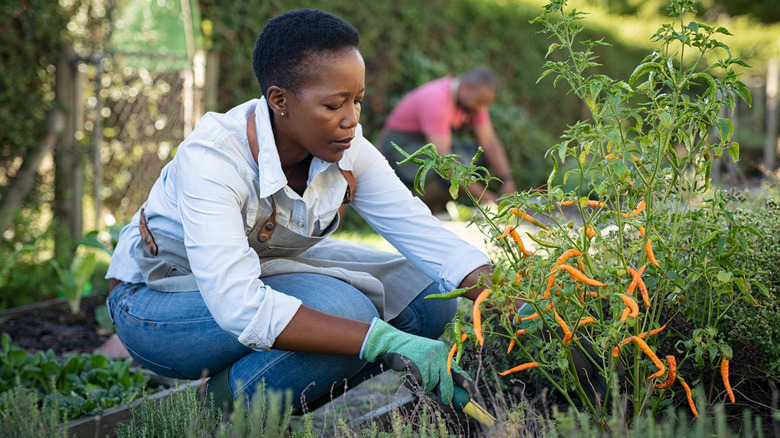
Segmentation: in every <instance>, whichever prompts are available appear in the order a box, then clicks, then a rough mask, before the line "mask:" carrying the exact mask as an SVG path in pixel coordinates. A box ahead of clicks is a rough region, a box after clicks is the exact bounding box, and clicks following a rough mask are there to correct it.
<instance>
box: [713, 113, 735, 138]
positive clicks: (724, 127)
mask: <svg viewBox="0 0 780 438" xmlns="http://www.w3.org/2000/svg"><path fill="white" fill-rule="evenodd" d="M715 127H716V128H718V134H719V135H720V139H721V141H723V142H728V141H730V140H731V136H732V135H734V124H733V123H731V120H729V119H725V118H719V119H718V120H716V121H715Z"/></svg>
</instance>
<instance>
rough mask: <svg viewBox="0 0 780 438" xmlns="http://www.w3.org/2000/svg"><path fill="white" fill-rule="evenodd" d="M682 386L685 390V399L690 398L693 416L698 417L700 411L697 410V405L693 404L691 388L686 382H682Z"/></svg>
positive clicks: (689, 404) (689, 402) (689, 403)
mask: <svg viewBox="0 0 780 438" xmlns="http://www.w3.org/2000/svg"><path fill="white" fill-rule="evenodd" d="M680 384H681V385H682V387H683V389H685V397H687V398H688V406H690V407H691V412H693V415H694V416H696V417H698V416H699V411H697V410H696V405H695V404H693V395H692V394H691V388H689V387H688V384H687V383H685V380H680Z"/></svg>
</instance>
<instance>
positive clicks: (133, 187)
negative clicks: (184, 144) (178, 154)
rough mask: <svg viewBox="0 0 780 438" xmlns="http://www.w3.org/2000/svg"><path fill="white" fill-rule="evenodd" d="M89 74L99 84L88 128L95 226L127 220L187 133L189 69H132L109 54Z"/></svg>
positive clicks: (89, 102) (89, 97) (90, 98)
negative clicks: (91, 154)
mask: <svg viewBox="0 0 780 438" xmlns="http://www.w3.org/2000/svg"><path fill="white" fill-rule="evenodd" d="M136 64H137V63H136ZM85 70H86V71H85V76H84V77H85V80H86V82H88V83H91V84H95V86H94V87H93V89H92V90H90V91H91V92H89V93H85V104H86V107H87V108H86V109H87V111H86V116H85V125H84V126H85V131H90V132H88V134H89V135H91V136H92V141H91V143H92V149H93V150H92V153H93V163H92V166H91V169H92V170H91V174H90V175H87V178H88V179H92V181H93V185H92V187H93V190H92V193H91V197H92V198H93V201H94V204H95V221H96V223H95V225H96V226H99V225H100V224H101V223H105V224H107V225H112V223H114V222H116V223H122V222H126V221H128V220H129V219H130V218H131V217H132V215H133V214H134V213H135V212H136V211H137V210H138V208H139V207H140V206H141V205H142V204H143V202H144V201H145V200H146V197H147V195H148V193H149V190H150V189H151V188H152V185H153V184H154V182H155V180H156V179H157V177H158V176H159V174H160V171H161V170H162V168H163V166H165V164H166V163H167V162H168V161H169V160H170V159H171V158H172V157H173V154H174V153H175V150H176V147H177V146H178V144H179V143H180V142H181V141H182V140H183V139H184V137H185V135H186V132H187V130H188V129H189V128H188V126H187V123H186V122H187V120H188V114H187V110H189V111H190V112H191V111H192V108H191V106H190V107H189V108H188V105H185V103H186V101H187V96H192V95H193V93H192V87H193V85H192V83H191V81H188V74H189V72H190V71H188V70H178V71H157V72H156V71H153V70H150V69H147V68H143V67H140V68H139V67H132V66H129V65H127V64H126V63H124V62H122V57H121V56H105V57H103V58H102V59H101V60H99V61H98V63H97V64H96V65H95V66H94V67H92V68H87V69H85ZM88 90H89V89H88ZM192 118H193V114H189V119H190V120H191V119H192ZM89 196H90V195H87V197H89Z"/></svg>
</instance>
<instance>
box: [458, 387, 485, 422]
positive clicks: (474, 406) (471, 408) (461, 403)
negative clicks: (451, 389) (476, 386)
mask: <svg viewBox="0 0 780 438" xmlns="http://www.w3.org/2000/svg"><path fill="white" fill-rule="evenodd" d="M452 405H453V406H455V409H457V410H459V411H462V412H463V413H464V414H466V415H468V416H469V417H471V418H473V419H475V420H477V421H479V422H480V423H482V424H484V425H485V426H492V425H493V423H495V422H496V418H495V417H494V416H492V415H490V412H488V411H487V410H486V409H485V408H483V407H482V406H481V405H480V404H479V403H477V402H475V401H474V400H471V397H469V393H468V392H466V390H465V389H463V388H461V387H460V386H457V385H456V386H455V395H453V397H452Z"/></svg>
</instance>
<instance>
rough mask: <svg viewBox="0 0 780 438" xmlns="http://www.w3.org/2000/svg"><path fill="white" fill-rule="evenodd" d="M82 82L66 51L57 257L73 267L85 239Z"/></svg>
mask: <svg viewBox="0 0 780 438" xmlns="http://www.w3.org/2000/svg"><path fill="white" fill-rule="evenodd" d="M81 82H82V81H81V80H80V74H79V71H78V64H77V61H76V58H75V56H74V53H73V47H72V46H70V45H68V46H66V47H65V48H64V49H63V52H62V54H61V55H60V59H59V61H58V63H57V84H56V90H55V93H56V100H57V103H58V104H59V105H60V107H61V108H62V110H63V116H64V117H63V119H64V120H63V121H64V124H63V126H64V130H63V133H62V136H61V138H60V142H59V143H58V144H57V145H56V146H55V149H54V205H53V213H54V224H53V225H54V227H53V228H54V258H55V259H56V260H57V261H58V262H60V264H61V265H62V266H70V261H71V259H72V258H73V254H74V251H75V242H76V241H77V240H78V239H79V238H81V231H82V230H81V226H82V225H81V223H82V218H81V216H82V211H81V198H82V194H83V182H82V174H83V165H82V160H81V148H80V145H79V144H78V142H77V141H76V132H78V131H79V130H80V129H81V127H82V116H83V111H82V110H81V108H82V107H81V95H82V93H81V91H82V90H81V87H82V83H81Z"/></svg>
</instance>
